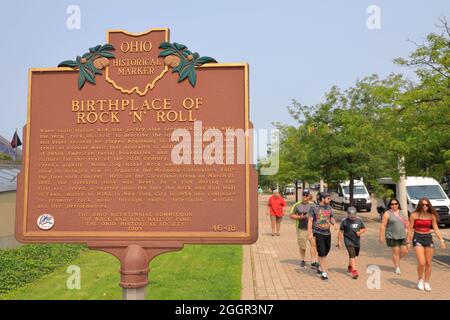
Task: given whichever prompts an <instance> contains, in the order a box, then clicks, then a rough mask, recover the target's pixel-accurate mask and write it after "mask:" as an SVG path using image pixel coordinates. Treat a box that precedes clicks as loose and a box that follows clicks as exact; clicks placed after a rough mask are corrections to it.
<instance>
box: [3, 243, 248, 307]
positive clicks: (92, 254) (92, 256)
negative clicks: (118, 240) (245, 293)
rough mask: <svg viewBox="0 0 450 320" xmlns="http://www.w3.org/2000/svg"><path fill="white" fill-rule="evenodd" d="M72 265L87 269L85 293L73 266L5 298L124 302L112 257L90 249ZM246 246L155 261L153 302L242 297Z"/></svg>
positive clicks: (187, 250) (191, 249)
mask: <svg viewBox="0 0 450 320" xmlns="http://www.w3.org/2000/svg"><path fill="white" fill-rule="evenodd" d="M69 265H77V266H79V267H80V269H81V289H80V290H76V289H75V290H69V289H67V287H66V281H67V279H68V277H69V276H70V274H68V273H66V269H67V266H68V265H67V266H64V267H62V268H59V269H57V270H56V271H55V272H53V273H50V274H48V275H46V276H44V277H43V278H42V279H40V280H38V281H36V282H33V283H31V284H29V285H27V286H25V287H22V288H19V289H16V290H14V291H11V292H10V293H8V294H6V295H0V299H48V300H53V299H62V300H71V299H96V300H98V299H121V298H122V291H121V290H122V289H121V288H120V287H119V285H118V283H119V278H120V276H119V267H120V266H119V262H118V260H117V259H116V258H115V257H113V256H112V255H110V254H107V253H103V252H98V251H91V250H89V251H86V252H83V253H82V254H81V256H80V257H79V258H77V259H75V260H74V261H72V262H71V263H69ZM241 267H242V246H240V245H186V246H185V247H184V249H183V250H181V251H179V252H171V253H165V254H162V255H160V256H158V257H156V258H155V259H154V260H153V261H152V262H151V263H150V273H149V281H150V284H149V286H148V287H147V299H152V300H166V299H174V300H178V299H204V300H208V299H240V293H241V272H242V268H241Z"/></svg>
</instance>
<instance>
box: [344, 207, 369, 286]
mask: <svg viewBox="0 0 450 320" xmlns="http://www.w3.org/2000/svg"><path fill="white" fill-rule="evenodd" d="M365 231H366V227H365V226H364V223H363V222H362V220H361V219H360V218H358V216H357V210H356V208H355V207H349V208H348V209H347V218H345V219H344V220H342V221H341V227H340V228H339V235H338V247H339V249H340V248H341V247H342V239H344V243H345V247H346V248H347V252H348V257H349V260H348V267H347V270H348V272H349V273H351V275H352V277H353V279H357V278H358V270H357V268H356V257H358V256H359V250H360V248H361V241H360V238H361V235H362V234H363V233H364V232H365Z"/></svg>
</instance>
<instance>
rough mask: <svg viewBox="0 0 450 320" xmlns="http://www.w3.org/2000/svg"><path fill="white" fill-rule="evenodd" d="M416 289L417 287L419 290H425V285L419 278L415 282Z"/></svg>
mask: <svg viewBox="0 0 450 320" xmlns="http://www.w3.org/2000/svg"><path fill="white" fill-rule="evenodd" d="M417 289H419V290H420V291H424V290H425V285H424V283H423V280H422V279H420V280H419V282H417ZM430 289H431V288H430Z"/></svg>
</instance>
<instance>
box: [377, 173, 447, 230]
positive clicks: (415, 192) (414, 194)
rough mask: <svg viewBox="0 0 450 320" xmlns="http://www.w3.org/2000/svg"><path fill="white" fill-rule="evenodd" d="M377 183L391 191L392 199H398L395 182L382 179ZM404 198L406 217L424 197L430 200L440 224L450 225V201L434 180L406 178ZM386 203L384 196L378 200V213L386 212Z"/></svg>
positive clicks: (387, 200) (386, 199)
mask: <svg viewBox="0 0 450 320" xmlns="http://www.w3.org/2000/svg"><path fill="white" fill-rule="evenodd" d="M377 181H378V183H379V184H380V185H382V186H384V188H385V190H387V189H390V190H392V191H391V194H392V196H393V197H395V198H397V197H398V194H399V191H398V182H397V181H394V180H392V179H391V178H382V179H378V180H377ZM406 196H407V200H408V215H410V214H411V213H412V212H413V211H414V209H415V208H416V206H417V203H418V202H419V200H420V199H421V198H423V197H426V198H428V199H430V202H431V205H432V206H433V207H434V208H435V209H436V211H437V213H438V214H439V218H440V223H442V224H446V225H450V214H449V212H450V199H449V198H448V197H447V195H446V194H445V192H444V190H443V189H442V186H441V185H440V184H439V182H437V181H436V180H435V179H433V178H429V177H406ZM388 202H389V199H388V198H387V197H386V196H385V197H380V198H378V199H377V210H378V212H383V210H387V209H388V208H387V205H388Z"/></svg>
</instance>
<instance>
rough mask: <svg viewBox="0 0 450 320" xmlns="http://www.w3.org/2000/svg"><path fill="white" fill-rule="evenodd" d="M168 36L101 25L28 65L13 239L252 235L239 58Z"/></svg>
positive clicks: (241, 238) (165, 239) (252, 182)
mask: <svg viewBox="0 0 450 320" xmlns="http://www.w3.org/2000/svg"><path fill="white" fill-rule="evenodd" d="M168 41H169V30H168V29H152V30H150V31H147V32H144V33H142V34H132V33H128V32H126V31H121V30H114V31H109V32H108V42H109V43H107V44H105V45H103V46H100V45H99V46H96V47H93V48H91V49H90V50H89V52H88V53H86V54H84V55H83V56H80V57H77V58H76V59H75V60H67V61H64V62H63V63H61V64H60V66H62V67H58V68H45V69H30V71H29V88H28V117H27V124H26V126H25V128H24V137H25V139H24V140H25V141H24V161H23V167H22V172H21V174H20V175H19V177H18V189H17V210H16V237H17V239H18V240H19V241H21V242H88V243H97V244H98V243H106V242H114V243H127V244H130V243H143V242H147V241H151V242H152V243H155V242H161V243H169V244H170V242H171V241H172V242H176V243H243V244H244V243H253V242H255V241H256V239H257V176H256V172H255V170H254V168H253V166H252V165H251V164H250V159H251V156H252V155H251V143H252V141H251V134H249V131H250V129H251V127H252V126H251V123H250V120H249V91H248V90H249V79H248V77H249V69H248V65H247V64H245V63H235V64H230V63H214V62H215V60H214V59H212V58H209V57H202V56H200V55H199V54H197V53H196V52H191V51H190V50H188V49H187V47H186V46H184V45H181V44H179V43H173V44H172V43H170V42H168ZM233 132H234V133H235V135H234V136H233V135H232V133H233ZM229 133H230V135H229ZM242 133H244V134H242ZM98 246H100V245H98ZM169 246H170V245H169ZM143 247H145V246H143Z"/></svg>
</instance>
